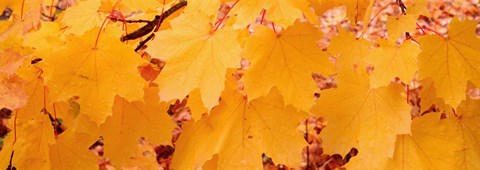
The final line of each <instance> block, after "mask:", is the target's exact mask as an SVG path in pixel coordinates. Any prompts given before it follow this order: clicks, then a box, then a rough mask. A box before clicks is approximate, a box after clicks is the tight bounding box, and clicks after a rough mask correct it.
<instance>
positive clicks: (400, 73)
mask: <svg viewBox="0 0 480 170" xmlns="http://www.w3.org/2000/svg"><path fill="white" fill-rule="evenodd" d="M393 40H394V39H392V40H378V43H379V45H380V47H379V48H376V49H373V50H372V51H371V52H370V53H369V54H368V55H367V56H366V57H365V60H366V62H367V63H371V64H373V65H374V66H375V70H374V71H373V73H372V77H371V79H370V86H371V87H372V88H377V87H380V86H388V84H390V82H391V80H392V79H393V78H395V77H398V78H400V80H402V81H405V82H410V81H411V80H412V79H413V76H414V75H415V73H416V71H417V70H418V66H417V55H418V53H420V51H421V50H420V47H419V46H418V45H416V44H414V43H413V42H412V41H404V42H403V43H402V44H401V45H400V46H399V45H397V43H396V42H395V41H393Z"/></svg>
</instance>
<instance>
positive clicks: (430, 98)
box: [418, 78, 446, 113]
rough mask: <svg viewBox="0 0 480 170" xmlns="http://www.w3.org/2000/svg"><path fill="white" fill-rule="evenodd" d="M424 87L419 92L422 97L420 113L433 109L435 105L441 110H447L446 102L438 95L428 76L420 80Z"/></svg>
mask: <svg viewBox="0 0 480 170" xmlns="http://www.w3.org/2000/svg"><path fill="white" fill-rule="evenodd" d="M420 84H421V85H422V89H421V90H420V92H419V93H418V97H419V98H420V113H424V112H425V111H427V110H429V109H431V107H432V106H433V105H435V106H436V107H438V109H440V110H445V109H446V108H445V107H446V106H445V102H444V100H443V99H442V98H440V97H438V96H437V94H436V93H435V91H436V89H435V86H434V83H433V81H432V79H431V78H426V79H423V80H422V81H420Z"/></svg>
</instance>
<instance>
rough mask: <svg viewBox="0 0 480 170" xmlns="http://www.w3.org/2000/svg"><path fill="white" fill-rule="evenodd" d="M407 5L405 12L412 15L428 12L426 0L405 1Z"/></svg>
mask: <svg viewBox="0 0 480 170" xmlns="http://www.w3.org/2000/svg"><path fill="white" fill-rule="evenodd" d="M405 5H406V6H407V11H406V13H408V14H412V15H414V16H419V15H423V16H428V15H429V14H430V12H429V11H428V9H427V5H428V0H416V1H405Z"/></svg>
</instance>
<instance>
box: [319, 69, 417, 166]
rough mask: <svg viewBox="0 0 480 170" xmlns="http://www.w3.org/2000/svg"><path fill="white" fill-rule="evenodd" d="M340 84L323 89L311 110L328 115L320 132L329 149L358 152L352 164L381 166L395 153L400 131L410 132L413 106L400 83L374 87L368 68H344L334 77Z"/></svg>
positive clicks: (336, 151) (333, 151) (340, 151)
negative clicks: (333, 87)
mask: <svg viewBox="0 0 480 170" xmlns="http://www.w3.org/2000/svg"><path fill="white" fill-rule="evenodd" d="M335 81H336V82H337V86H338V88H335V89H328V90H325V91H322V93H321V97H320V98H319V99H318V101H317V105H315V106H314V107H313V108H312V113H315V114H317V115H319V116H323V117H325V118H326V119H327V122H328V125H327V127H326V128H325V129H323V130H322V132H321V133H320V136H321V137H322V139H323V146H324V148H325V150H326V152H331V153H340V154H346V153H348V152H349V150H350V149H351V148H352V147H355V148H357V149H358V151H359V153H358V155H357V156H356V157H355V158H353V159H352V160H350V162H349V163H348V164H347V167H350V168H360V169H364V168H366V167H369V168H378V167H380V166H381V165H382V164H383V163H384V161H382V160H385V159H384V158H387V157H392V156H393V148H394V145H395V137H396V135H397V134H403V133H409V132H410V121H411V120H410V107H409V106H408V104H407V103H406V102H405V100H404V99H402V97H400V92H401V91H402V90H403V88H402V87H401V85H398V84H391V85H390V86H388V87H380V88H375V89H371V88H370V87H369V77H368V75H367V74H366V73H365V72H363V71H362V72H360V71H359V72H344V73H342V74H339V75H338V77H337V78H336V79H335Z"/></svg>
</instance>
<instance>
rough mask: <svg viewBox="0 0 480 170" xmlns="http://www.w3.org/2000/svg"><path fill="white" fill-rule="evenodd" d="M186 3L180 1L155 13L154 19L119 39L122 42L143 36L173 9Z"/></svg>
mask: <svg viewBox="0 0 480 170" xmlns="http://www.w3.org/2000/svg"><path fill="white" fill-rule="evenodd" d="M186 5H187V1H182V2H180V3H178V4H175V5H174V6H172V7H171V8H170V9H168V10H167V11H165V12H164V13H163V14H161V15H155V19H153V20H152V21H150V22H148V23H147V24H146V25H145V26H143V27H142V28H139V29H138V30H136V31H133V32H131V33H129V34H127V35H125V36H123V37H122V38H121V39H120V40H121V41H122V42H123V41H128V40H133V39H137V38H140V37H143V36H145V35H147V34H148V33H150V32H152V31H153V29H155V27H156V26H157V25H158V26H160V25H161V24H162V23H163V21H164V20H165V18H167V17H168V16H170V15H172V14H173V13H174V12H175V11H178V10H179V9H181V8H182V7H184V6H186Z"/></svg>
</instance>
